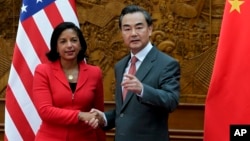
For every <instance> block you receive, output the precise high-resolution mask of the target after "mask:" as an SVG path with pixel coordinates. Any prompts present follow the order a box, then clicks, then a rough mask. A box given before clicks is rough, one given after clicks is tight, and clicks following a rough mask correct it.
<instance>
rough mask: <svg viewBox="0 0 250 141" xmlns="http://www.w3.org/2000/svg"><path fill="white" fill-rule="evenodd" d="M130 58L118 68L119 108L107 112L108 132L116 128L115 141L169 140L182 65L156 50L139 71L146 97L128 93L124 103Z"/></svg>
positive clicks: (116, 92)
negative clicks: (123, 90)
mask: <svg viewBox="0 0 250 141" xmlns="http://www.w3.org/2000/svg"><path fill="white" fill-rule="evenodd" d="M129 59H130V55H128V56H126V57H124V58H123V59H122V60H120V61H119V62H118V63H117V64H116V65H115V78H116V91H115V97H116V100H115V102H116V108H115V109H114V110H112V111H108V112H105V115H106V118H107V121H108V126H107V129H110V128H113V127H115V128H116V132H115V141H168V140H169V133H168V123H167V120H168V115H169V113H170V112H172V111H173V110H174V109H175V108H176V107H177V105H178V102H179V92H180V83H179V79H180V66H179V63H178V62H177V61H176V60H175V59H173V58H172V57H170V56H168V55H166V54H164V53H162V52H161V51H159V50H158V49H157V48H156V47H153V48H152V49H151V50H150V52H149V53H148V54H147V56H146V57H145V59H144V60H143V62H142V64H141V66H140V67H139V69H138V70H137V72H136V77H137V78H138V79H139V80H140V81H141V82H142V83H143V87H144V89H143V97H142V98H141V97H139V96H137V95H136V94H134V93H132V92H128V94H127V97H126V99H125V101H124V102H123V101H122V88H121V82H122V78H123V74H124V70H125V68H126V66H127V63H128V61H129Z"/></svg>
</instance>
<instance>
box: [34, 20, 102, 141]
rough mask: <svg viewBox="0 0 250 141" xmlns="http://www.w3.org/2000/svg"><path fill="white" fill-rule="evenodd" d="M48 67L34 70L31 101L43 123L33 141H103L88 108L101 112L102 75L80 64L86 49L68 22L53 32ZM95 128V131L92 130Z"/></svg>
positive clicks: (96, 118) (83, 40)
mask: <svg viewBox="0 0 250 141" xmlns="http://www.w3.org/2000/svg"><path fill="white" fill-rule="evenodd" d="M50 46H51V49H50V51H49V52H48V53H47V54H46V56H47V58H48V60H50V63H44V64H40V65H38V66H37V68H36V69H35V75H34V81H33V82H34V83H33V97H32V99H33V101H34V104H35V106H36V108H37V111H38V113H39V115H40V117H41V119H42V124H41V126H40V129H39V130H38V132H37V134H36V138H35V141H104V140H105V133H104V132H103V131H102V130H101V129H100V128H99V127H98V125H92V126H90V125H88V124H86V122H88V121H91V123H97V122H92V121H97V120H98V118H99V117H97V115H96V114H94V113H90V112H89V111H90V110H91V108H97V109H99V110H101V111H103V110H104V98H103V83H102V72H101V69H100V68H99V67H97V66H91V65H88V64H86V63H85V62H84V61H83V60H84V58H85V52H86V49H87V45H86V42H85V39H84V37H83V35H82V32H81V30H80V29H79V28H78V27H77V26H76V25H75V24H73V23H71V22H63V23H61V24H59V25H58V26H57V27H56V28H55V29H54V31H53V33H52V37H51V41H50ZM93 127H94V128H93Z"/></svg>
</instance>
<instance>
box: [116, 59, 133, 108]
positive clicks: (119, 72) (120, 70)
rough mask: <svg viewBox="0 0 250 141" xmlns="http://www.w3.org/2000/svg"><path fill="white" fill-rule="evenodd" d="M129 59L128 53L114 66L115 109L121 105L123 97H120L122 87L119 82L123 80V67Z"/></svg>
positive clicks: (124, 67)
mask: <svg viewBox="0 0 250 141" xmlns="http://www.w3.org/2000/svg"><path fill="white" fill-rule="evenodd" d="M129 59H130V55H128V56H126V57H125V58H124V59H123V60H122V61H121V62H120V64H119V65H117V66H116V75H117V77H116V81H117V82H116V89H117V93H118V94H117V95H116V97H117V98H116V99H117V101H116V102H117V103H116V106H117V109H121V106H122V105H123V99H122V87H121V83H122V80H123V75H124V72H125V69H126V67H127V64H128V61H129Z"/></svg>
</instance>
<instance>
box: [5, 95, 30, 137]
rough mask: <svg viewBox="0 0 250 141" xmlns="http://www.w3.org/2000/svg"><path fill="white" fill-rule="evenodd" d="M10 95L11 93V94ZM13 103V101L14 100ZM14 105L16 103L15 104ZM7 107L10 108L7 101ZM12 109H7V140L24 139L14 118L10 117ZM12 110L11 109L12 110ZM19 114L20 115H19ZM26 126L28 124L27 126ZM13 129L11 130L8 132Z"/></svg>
mask: <svg viewBox="0 0 250 141" xmlns="http://www.w3.org/2000/svg"><path fill="white" fill-rule="evenodd" d="M9 95H10V94H9ZM12 103H13V102H12ZM13 106H14V105H13ZM5 107H6V108H8V106H7V103H6V106H5ZM10 110H11V109H5V113H4V114H5V124H6V125H8V126H5V127H4V128H5V131H7V132H5V136H4V137H5V139H4V140H5V141H8V140H9V141H15V140H16V141H22V137H21V135H20V133H19V132H18V130H17V128H16V125H15V124H14V122H13V120H12V118H10V117H11V116H10V115H9V111H10ZM10 112H11V111H10ZM18 116H19V115H18ZM25 128H26V126H25ZM8 131H11V132H8Z"/></svg>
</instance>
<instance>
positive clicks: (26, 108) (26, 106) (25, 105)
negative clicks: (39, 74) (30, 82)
mask: <svg viewBox="0 0 250 141" xmlns="http://www.w3.org/2000/svg"><path fill="white" fill-rule="evenodd" d="M10 78H15V79H12V80H13V81H9V85H10V86H11V90H12V92H13V95H14V98H15V99H16V101H17V103H18V105H19V107H20V108H21V110H22V112H23V114H24V115H25V117H26V118H27V119H28V121H29V123H30V125H31V127H32V129H33V132H34V133H35V132H36V131H37V128H38V126H37V124H40V123H41V120H40V117H39V116H38V113H37V111H36V109H35V107H34V105H33V102H32V101H31V99H30V97H29V94H28V93H27V91H26V89H25V87H24V86H23V83H22V81H21V79H20V78H19V75H18V73H17V72H16V70H15V68H14V67H13V69H12V73H11V77H10ZM30 113H32V114H30ZM34 121H35V122H34Z"/></svg>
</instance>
